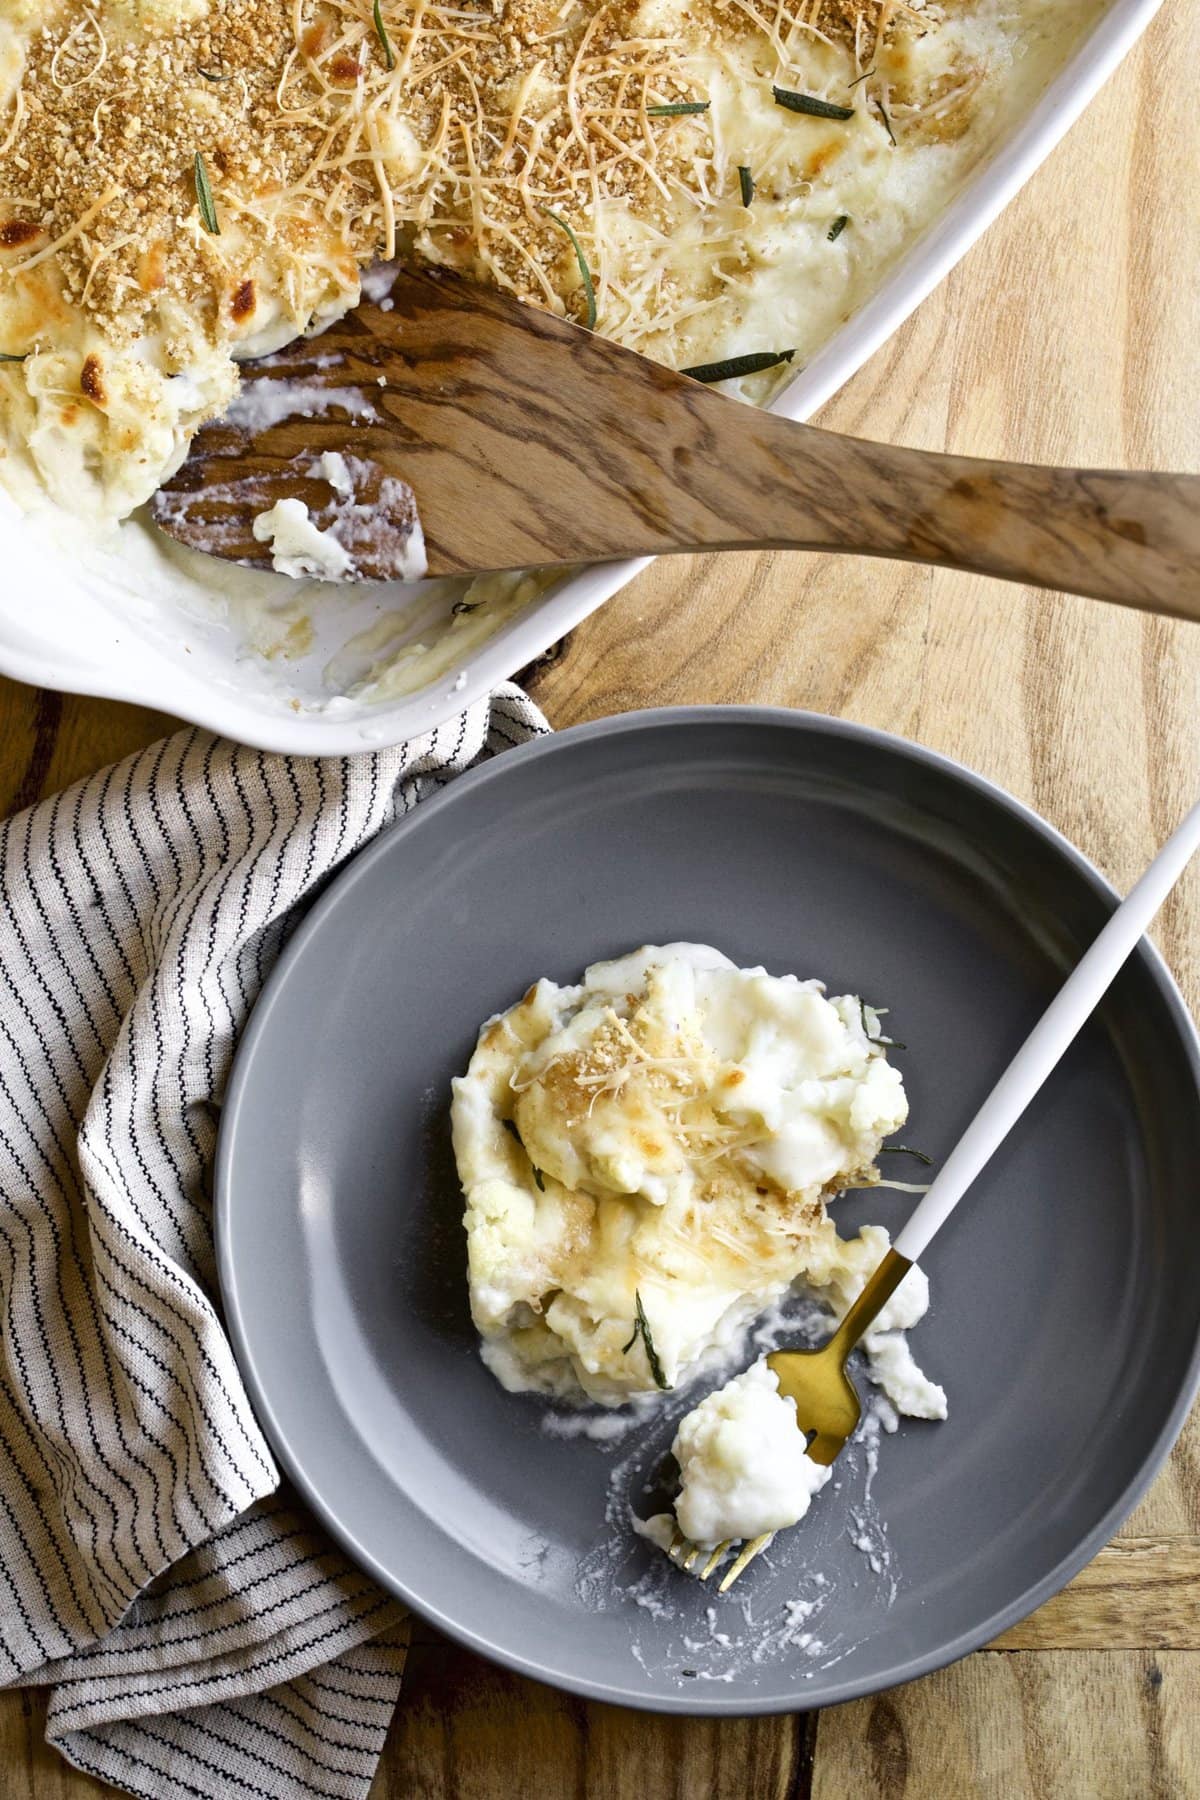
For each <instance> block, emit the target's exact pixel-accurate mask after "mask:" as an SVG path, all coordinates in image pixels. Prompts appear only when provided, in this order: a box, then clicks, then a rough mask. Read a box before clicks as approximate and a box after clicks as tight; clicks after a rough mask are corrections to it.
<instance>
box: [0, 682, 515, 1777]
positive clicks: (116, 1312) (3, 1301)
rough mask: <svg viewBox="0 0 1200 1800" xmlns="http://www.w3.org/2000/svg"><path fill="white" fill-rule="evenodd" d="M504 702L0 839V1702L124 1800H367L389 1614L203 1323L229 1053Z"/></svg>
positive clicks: (145, 755) (225, 754) (481, 754)
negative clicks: (29, 1697) (372, 747)
mask: <svg viewBox="0 0 1200 1800" xmlns="http://www.w3.org/2000/svg"><path fill="white" fill-rule="evenodd" d="M546 729H547V726H546V724H545V721H544V720H543V719H542V717H541V714H540V713H539V712H538V710H537V708H536V707H535V706H533V705H532V703H531V702H530V701H529V700H527V699H526V698H525V696H524V695H523V694H522V693H521V692H520V691H519V689H517V688H513V687H506V688H504V689H502V690H501V691H500V692H499V693H498V694H496V695H495V696H494V697H493V699H492V702H491V704H490V706H489V704H488V703H487V702H484V703H482V704H480V705H479V706H477V707H474V708H472V709H471V710H470V711H469V712H468V713H467V714H465V716H464V717H463V718H462V719H459V720H456V721H454V723H453V724H452V725H446V726H443V727H441V728H440V729H439V730H437V731H436V732H434V733H433V734H432V736H430V737H427V738H424V739H421V740H420V741H419V742H416V743H413V744H409V745H406V746H401V747H400V748H398V749H394V750H388V751H382V752H379V753H377V754H371V755H363V756H357V757H347V758H342V759H328V760H322V761H304V760H301V759H298V758H293V757H282V756H264V755H261V754H259V753H257V752H255V751H252V750H246V749H241V748H238V747H236V746H235V745H233V744H229V743H226V742H223V741H222V740H220V739H217V738H214V737H211V736H209V735H207V734H206V733H203V732H199V731H188V732H181V733H180V734H179V735H178V736H176V737H172V738H168V739H166V740H165V741H164V742H162V743H160V744H157V745H154V746H153V747H152V748H151V749H149V750H145V751H143V752H142V753H141V754H140V755H138V756H133V757H130V758H129V759H128V760H127V761H126V762H123V763H120V764H119V765H117V766H116V767H115V768H111V769H108V770H106V771H104V772H103V773H102V774H100V775H96V776H93V777H92V779H91V780H88V781H84V782H81V783H79V785H78V786H76V787H73V788H71V789H69V790H68V791H67V792H66V793H64V794H60V795H58V797H57V798H55V799H53V800H47V801H45V802H43V803H42V804H41V805H39V806H36V807H33V808H32V809H30V810H29V811H27V812H24V813H21V814H19V815H18V816H17V817H16V818H14V819H12V820H10V821H9V822H8V824H7V825H6V826H4V827H3V830H2V831H0V845H2V862H0V869H2V872H3V904H2V909H0V1682H2V1683H5V1684H8V1685H17V1684H20V1683H29V1682H33V1683H39V1684H43V1683H44V1684H48V1685H49V1686H50V1688H51V1694H50V1699H49V1718H48V1726H47V1736H48V1738H49V1740H50V1742H51V1743H53V1744H54V1745H56V1746H57V1748H58V1749H59V1750H61V1751H62V1753H63V1754H64V1755H65V1756H66V1757H67V1758H68V1759H69V1760H70V1761H71V1762H73V1763H75V1764H77V1765H78V1767H79V1768H81V1769H86V1770H87V1771H89V1772H90V1773H91V1774H93V1775H96V1776H99V1777H101V1778H102V1779H104V1780H106V1781H108V1782H111V1783H113V1784H114V1785H115V1786H117V1787H119V1788H124V1789H126V1790H127V1791H128V1792H130V1793H132V1794H139V1795H145V1796H147V1797H152V1800H197V1797H198V1796H199V1797H202V1800H208V1797H209V1796H213V1797H216V1800H226V1797H227V1796H237V1795H253V1796H259V1797H260V1800H285V1797H286V1800H290V1797H291V1796H298V1795H320V1796H329V1797H330V1800H334V1797H336V1800H352V1797H357V1796H361V1795H363V1794H365V1792H366V1790H367V1788H368V1786H369V1785H370V1781H371V1777H372V1774H373V1773H374V1769H375V1764H376V1761H377V1759H378V1756H379V1753H380V1750H381V1748H382V1745H383V1739H384V1733H385V1732H386V1729H387V1725H388V1720H389V1718H390V1716H391V1712H392V1708H393V1706H394V1703H395V1700H396V1696H397V1693H398V1691H399V1686H400V1675H401V1671H402V1669H403V1666H404V1646H405V1642H406V1638H405V1625H404V1613H403V1608H402V1607H401V1606H400V1605H399V1604H398V1603H397V1602H396V1601H395V1600H393V1599H392V1598H391V1597H390V1596H388V1595H386V1594H383V1593H381V1592H380V1591H379V1589H378V1588H377V1587H375V1585H374V1584H373V1583H372V1582H371V1581H369V1580H368V1579H367V1578H366V1576H365V1575H363V1574H361V1573H360V1572H359V1571H358V1570H357V1569H356V1568H355V1567H354V1565H353V1564H352V1563H350V1562H348V1561H347V1559H346V1558H345V1557H344V1556H343V1555H342V1554H341V1553H340V1552H339V1551H338V1550H336V1549H335V1548H334V1547H333V1545H332V1544H331V1542H330V1541H329V1540H328V1539H327V1538H326V1537H325V1536H324V1535H323V1533H322V1532H321V1531H320V1530H318V1529H317V1527H316V1526H315V1525H314V1523H313V1521H312V1520H311V1519H310V1518H309V1517H308V1516H306V1514H305V1512H304V1510H303V1508H302V1507H300V1506H299V1505H297V1504H296V1503H295V1502H294V1501H293V1500H292V1499H291V1498H289V1496H288V1495H287V1494H286V1492H285V1491H284V1489H283V1488H282V1486H281V1481H280V1475H279V1471H278V1469H277V1467H276V1465H275V1461H274V1458H273V1457H272V1455H271V1451H270V1449H269V1447H268V1445H267V1443H266V1441H265V1439H264V1438H263V1435H262V1433H261V1431H260V1430H259V1427H258V1425H257V1423H256V1421H255V1418H254V1414H253V1412H252V1411H251V1409H250V1405H249V1402H248V1400H247V1398H246V1393H245V1389H244V1388H243V1386H242V1382H241V1378H240V1376H239V1375H238V1370H237V1365H236V1364H235V1362H234V1359H233V1355H232V1352H231V1350H230V1347H229V1342H228V1340H227V1338H226V1336H225V1333H224V1331H223V1329H222V1326H221V1319H220V1314H219V1311H218V1306H217V1297H216V1281H215V1272H214V1261H213V1226H212V1207H211V1192H212V1183H211V1171H212V1161H213V1147H214V1143H215V1140H216V1132H217V1121H218V1118H219V1115H220V1106H221V1097H222V1094H223V1091H224V1087H225V1082H226V1078H227V1076H228V1073H229V1066H230V1059H231V1057H232V1055H233V1050H234V1046H235V1044H236V1042H237V1037H238V1033H239V1031H240V1029H241V1027H242V1025H243V1024H244V1022H245V1019H246V1016H247V1014H248V1013H249V1011H250V1008H251V1006H252V1004H253V1002H254V998H255V995H256V994H257V993H258V991H259V989H260V987H261V986H262V983H263V980H264V978H265V977H266V975H267V973H268V972H269V970H270V968H271V965H272V964H273V962H274V961H275V959H276V957H277V956H278V954H279V951H280V948H281V946H282V945H283V943H284V942H285V940H286V938H287V936H288V934H289V931H290V930H291V928H292V926H293V925H294V924H295V922H296V919H297V917H298V915H299V913H300V912H301V911H302V910H303V908H304V905H305V903H306V902H307V901H308V900H310V899H311V898H312V897H313V895H314V894H316V893H317V892H318V890H319V889H320V888H321V886H322V884H323V883H324V882H325V881H326V879H327V878H328V877H329V876H330V875H331V874H332V873H333V872H334V871H335V870H336V869H338V868H339V867H341V866H342V864H344V863H345V861H346V860H347V858H348V857H350V856H351V855H352V854H353V853H354V851H355V850H357V849H359V848H360V846H361V845H363V844H365V843H367V842H368V841H369V840H370V839H371V838H373V837H374V836H375V835H376V833H377V832H379V831H382V830H383V829H384V828H385V827H386V826H387V825H388V824H389V823H390V822H391V821H392V820H393V819H394V818H396V817H397V816H398V815H399V814H401V813H405V812H407V811H408V810H409V809H410V808H411V807H412V806H413V805H414V804H416V803H417V802H418V801H419V800H420V799H421V798H422V797H423V795H424V794H425V793H426V792H427V791H429V790H430V789H432V788H435V787H437V786H440V785H441V784H442V783H444V782H445V781H446V780H447V779H448V778H449V777H451V776H453V775H454V774H456V773H457V772H458V771H459V770H462V769H464V768H467V767H468V766H469V765H470V764H471V763H472V762H475V761H477V760H480V759H482V758H485V757H489V756H492V755H495V754H496V753H497V752H498V751H501V750H503V749H505V748H507V747H508V746H510V745H513V744H520V743H523V742H525V741H526V740H527V739H528V738H530V737H533V736H535V735H538V734H540V733H542V732H544V731H545V730H546Z"/></svg>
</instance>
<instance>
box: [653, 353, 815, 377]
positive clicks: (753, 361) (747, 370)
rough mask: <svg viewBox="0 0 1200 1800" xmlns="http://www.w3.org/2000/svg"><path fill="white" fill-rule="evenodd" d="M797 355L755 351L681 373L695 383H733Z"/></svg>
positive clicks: (699, 364) (696, 364) (699, 365)
mask: <svg viewBox="0 0 1200 1800" xmlns="http://www.w3.org/2000/svg"><path fill="white" fill-rule="evenodd" d="M795 354H796V352H795V351H794V350H755V351H753V352H752V353H751V354H750V355H749V356H727V357H726V358H725V360H724V362H711V363H693V364H692V366H691V368H690V369H680V371H679V373H680V374H681V375H690V376H691V378H692V380H693V381H732V380H733V379H734V378H735V376H738V375H758V374H760V373H761V372H762V370H763V369H773V368H774V367H775V366H776V364H777V363H785V362H791V360H792V358H793V356H795Z"/></svg>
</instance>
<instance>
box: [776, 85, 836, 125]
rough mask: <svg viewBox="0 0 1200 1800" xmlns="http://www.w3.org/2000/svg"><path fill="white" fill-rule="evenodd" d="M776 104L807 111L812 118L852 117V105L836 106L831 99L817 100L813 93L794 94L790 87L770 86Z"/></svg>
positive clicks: (801, 111) (790, 109) (795, 110)
mask: <svg viewBox="0 0 1200 1800" xmlns="http://www.w3.org/2000/svg"><path fill="white" fill-rule="evenodd" d="M771 92H772V93H773V94H774V96H775V104H776V106H786V107H787V109H788V111H789V112H798V113H808V114H809V116H810V117H811V118H814V119H852V118H853V117H854V108H853V107H852V106H837V105H835V104H834V102H833V101H832V100H818V98H817V96H816V95H815V94H795V93H793V92H792V90H791V88H781V87H772V89H771Z"/></svg>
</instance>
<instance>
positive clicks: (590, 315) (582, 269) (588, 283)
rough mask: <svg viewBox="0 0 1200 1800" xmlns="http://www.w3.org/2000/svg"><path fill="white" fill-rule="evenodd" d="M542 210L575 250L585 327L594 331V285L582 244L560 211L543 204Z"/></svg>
mask: <svg viewBox="0 0 1200 1800" xmlns="http://www.w3.org/2000/svg"><path fill="white" fill-rule="evenodd" d="M542 211H543V212H544V213H545V215H546V217H547V218H548V219H553V220H554V223H555V224H556V225H557V226H558V227H559V229H560V230H561V231H565V232H566V234H567V236H568V237H569V238H570V240H571V248H572V249H573V250H574V252H575V261H576V262H577V263H578V264H579V274H580V277H581V279H582V281H583V291H584V293H585V294H586V295H587V328H588V330H589V331H595V329H596V285H595V283H594V282H593V280H592V271H591V270H590V269H589V268H588V265H587V257H586V256H585V255H584V254H583V245H582V244H581V243H580V242H579V239H578V238H577V237H576V236H575V233H574V232H573V231H572V230H571V227H570V226H569V225H568V224H567V221H566V220H565V219H564V218H563V217H562V215H561V214H560V213H556V212H552V211H551V210H550V208H549V207H548V206H543V208H542Z"/></svg>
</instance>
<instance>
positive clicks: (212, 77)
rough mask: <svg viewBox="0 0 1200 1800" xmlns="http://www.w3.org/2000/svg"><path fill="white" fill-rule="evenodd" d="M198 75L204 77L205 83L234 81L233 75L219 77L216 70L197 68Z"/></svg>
mask: <svg viewBox="0 0 1200 1800" xmlns="http://www.w3.org/2000/svg"><path fill="white" fill-rule="evenodd" d="M196 73H197V75H203V77H204V79H205V81H232V80H233V76H232V75H218V74H217V72H216V70H215V69H201V68H197V70H196Z"/></svg>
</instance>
